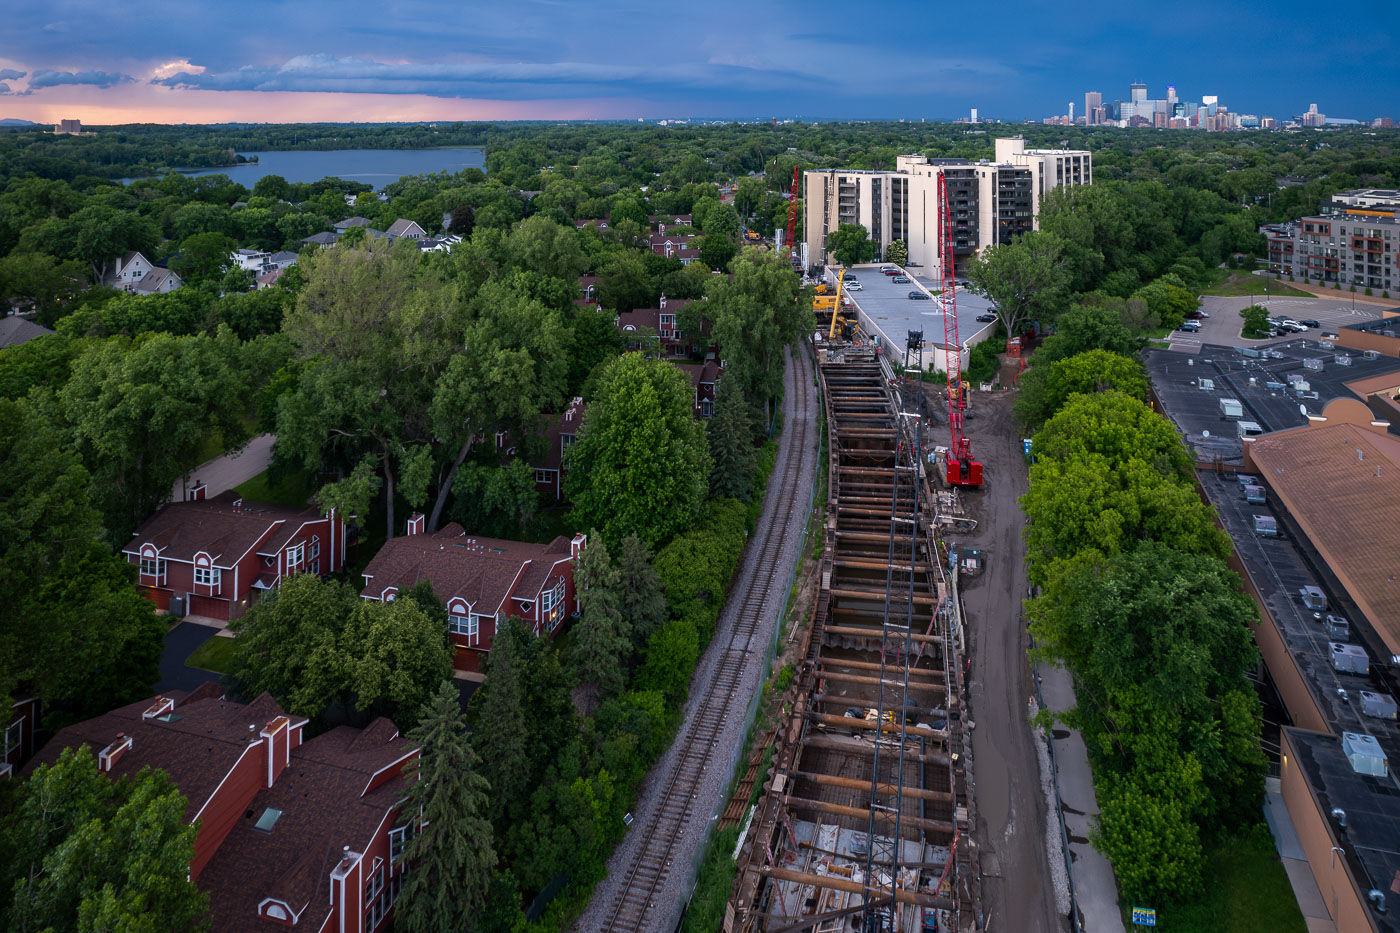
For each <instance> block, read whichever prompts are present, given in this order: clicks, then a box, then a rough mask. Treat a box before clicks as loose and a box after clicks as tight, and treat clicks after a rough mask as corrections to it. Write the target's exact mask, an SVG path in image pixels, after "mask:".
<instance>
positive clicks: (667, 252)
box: [661, 245, 671, 311]
mask: <svg viewBox="0 0 1400 933" xmlns="http://www.w3.org/2000/svg"><path fill="white" fill-rule="evenodd" d="M666 255H667V257H669V256H670V255H671V247H670V246H669V245H668V246H667V247H666ZM661 310H662V311H665V310H666V296H665V295H662V296H661Z"/></svg>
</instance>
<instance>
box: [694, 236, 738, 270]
mask: <svg viewBox="0 0 1400 933" xmlns="http://www.w3.org/2000/svg"><path fill="white" fill-rule="evenodd" d="M737 252H738V247H736V246H735V245H734V241H733V240H731V239H730V238H729V237H727V236H724V235H722V234H719V233H707V234H705V235H704V236H702V237H701V238H700V261H701V262H703V263H704V264H705V265H707V266H709V267H710V268H711V269H714V270H715V271H717V272H718V271H723V270H724V269H725V268H727V267H728V266H729V263H730V261H731V260H733V259H734V255H735V253H737Z"/></svg>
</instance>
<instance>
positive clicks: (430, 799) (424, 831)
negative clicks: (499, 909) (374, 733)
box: [394, 681, 496, 933]
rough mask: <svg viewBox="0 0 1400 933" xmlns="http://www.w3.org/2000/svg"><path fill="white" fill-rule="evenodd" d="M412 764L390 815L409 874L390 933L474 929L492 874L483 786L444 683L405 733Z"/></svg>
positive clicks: (454, 695)
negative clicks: (403, 824) (399, 826)
mask: <svg viewBox="0 0 1400 933" xmlns="http://www.w3.org/2000/svg"><path fill="white" fill-rule="evenodd" d="M408 737H409V739H410V740H411V741H413V742H416V743H417V744H418V757H417V758H416V759H415V760H413V761H411V762H409V764H408V766H407V767H406V769H405V773H406V776H407V778H408V790H407V793H406V794H405V795H404V799H403V800H402V801H401V802H400V803H399V806H398V809H399V812H400V813H401V814H402V816H401V818H402V819H404V820H406V821H407V822H408V823H409V824H411V825H413V826H414V827H415V829H416V831H415V832H413V833H411V834H409V837H408V840H409V841H408V844H407V845H406V846H405V847H404V851H403V854H402V856H401V857H400V859H399V866H400V867H404V868H406V867H408V866H412V869H413V870H412V871H410V872H409V873H408V878H407V880H406V881H405V882H404V886H403V891H402V892H401V893H400V895H399V900H398V903H397V905H396V907H395V910H394V928H395V929H396V930H404V931H408V933H461V931H465V930H474V929H477V928H478V920H479V919H480V913H481V910H482V908H483V907H484V906H485V904H486V900H487V895H488V893H489V890H490V886H491V872H492V870H493V869H494V868H495V866H496V850H495V848H494V846H493V845H492V841H491V823H490V821H489V820H488V819H487V818H486V809H487V799H488V797H489V794H490V790H491V785H490V784H489V783H488V782H487V780H486V778H484V777H482V776H481V774H480V773H479V771H478V767H479V764H480V760H479V759H478V757H477V754H476V752H475V751H474V750H473V749H472V745H471V741H470V738H469V735H468V732H467V728H466V721H465V719H464V717H463V716H462V710H461V707H460V705H459V701H458V698H457V689H456V687H454V686H453V685H452V683H451V681H444V682H443V683H442V684H441V686H439V687H438V689H437V691H436V692H435V693H434V694H433V695H432V697H431V698H430V699H429V701H428V703H427V704H426V706H425V707H424V709H423V712H422V713H421V714H420V716H419V722H418V726H417V727H416V728H415V729H413V730H412V731H411V732H409V733H408Z"/></svg>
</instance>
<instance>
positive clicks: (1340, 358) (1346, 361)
mask: <svg viewBox="0 0 1400 933" xmlns="http://www.w3.org/2000/svg"><path fill="white" fill-rule="evenodd" d="M1335 360H1336V363H1337V365H1338V366H1350V365H1351V355H1350V354H1347V353H1338V354H1337V356H1336V358H1335Z"/></svg>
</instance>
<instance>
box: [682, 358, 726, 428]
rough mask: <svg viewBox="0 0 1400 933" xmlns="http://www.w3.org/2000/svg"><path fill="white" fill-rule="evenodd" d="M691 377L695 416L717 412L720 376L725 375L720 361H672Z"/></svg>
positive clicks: (701, 416) (700, 416) (706, 416)
mask: <svg viewBox="0 0 1400 933" xmlns="http://www.w3.org/2000/svg"><path fill="white" fill-rule="evenodd" d="M671 365H672V366H674V367H676V368H677V369H679V370H680V371H681V372H683V373H685V374H686V375H687V376H689V377H690V386H691V389H692V390H693V391H694V392H695V417H697V418H708V417H710V416H711V415H713V414H714V413H715V396H716V394H717V393H718V391H719V378H720V376H722V375H724V371H723V370H722V369H720V366H719V364H718V363H716V362H715V361H714V360H706V361H705V362H703V363H672V364H671Z"/></svg>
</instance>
